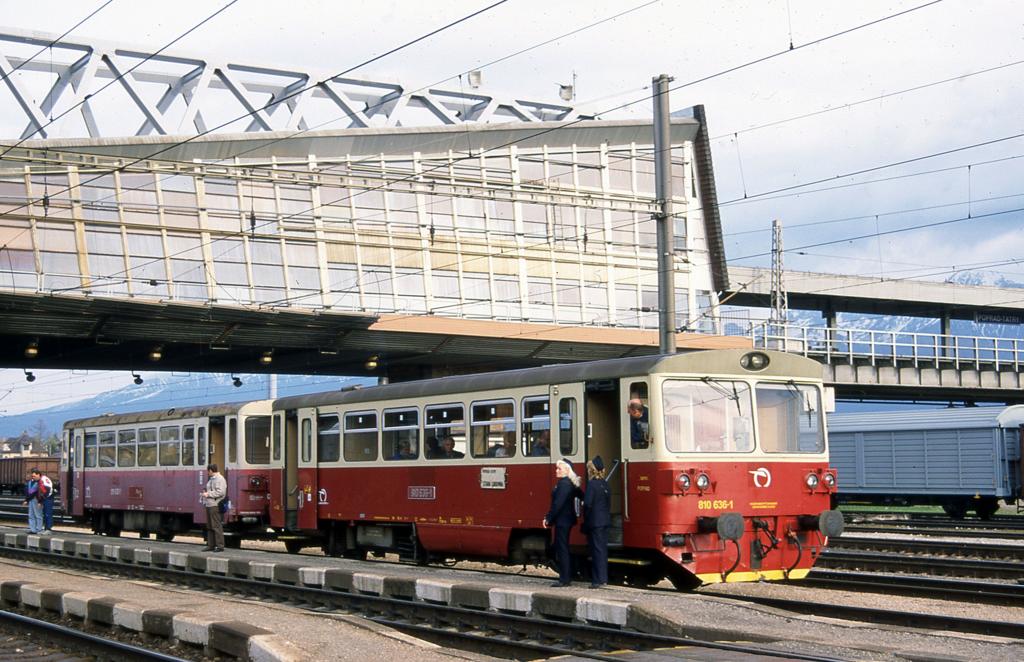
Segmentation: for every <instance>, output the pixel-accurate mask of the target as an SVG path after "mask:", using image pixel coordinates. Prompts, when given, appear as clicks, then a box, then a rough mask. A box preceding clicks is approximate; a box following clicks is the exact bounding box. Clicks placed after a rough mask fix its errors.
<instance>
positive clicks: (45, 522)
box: [32, 469, 53, 535]
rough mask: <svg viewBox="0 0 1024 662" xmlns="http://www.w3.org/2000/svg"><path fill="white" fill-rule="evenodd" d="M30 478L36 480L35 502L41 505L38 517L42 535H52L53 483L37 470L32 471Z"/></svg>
mask: <svg viewBox="0 0 1024 662" xmlns="http://www.w3.org/2000/svg"><path fill="white" fill-rule="evenodd" d="M32 477H33V478H34V479H35V480H36V483H37V488H36V500H37V501H39V503H41V504H42V509H43V512H42V514H41V516H40V525H41V530H40V531H39V532H40V533H42V534H45V535H49V534H51V533H53V481H52V480H50V477H49V476H47V475H46V474H44V473H43V472H42V471H40V470H39V469H33V470H32Z"/></svg>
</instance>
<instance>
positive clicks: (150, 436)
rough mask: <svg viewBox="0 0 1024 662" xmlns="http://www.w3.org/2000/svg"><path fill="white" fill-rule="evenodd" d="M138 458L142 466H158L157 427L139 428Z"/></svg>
mask: <svg viewBox="0 0 1024 662" xmlns="http://www.w3.org/2000/svg"><path fill="white" fill-rule="evenodd" d="M137 453H138V458H139V466H140V467H155V466H156V428H142V429H141V430H139V447H138V451H137Z"/></svg>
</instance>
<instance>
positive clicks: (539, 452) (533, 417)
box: [522, 395, 551, 457]
mask: <svg viewBox="0 0 1024 662" xmlns="http://www.w3.org/2000/svg"><path fill="white" fill-rule="evenodd" d="M549 408H550V403H549V402H548V396H546V395H543V396H537V397H530V398H523V424H522V429H523V455H529V456H533V457H543V456H545V455H551V411H550V409H549Z"/></svg>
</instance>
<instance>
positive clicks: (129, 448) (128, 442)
mask: <svg viewBox="0 0 1024 662" xmlns="http://www.w3.org/2000/svg"><path fill="white" fill-rule="evenodd" d="M117 466H119V467H134V466H135V430H121V431H119V432H118V433H117Z"/></svg>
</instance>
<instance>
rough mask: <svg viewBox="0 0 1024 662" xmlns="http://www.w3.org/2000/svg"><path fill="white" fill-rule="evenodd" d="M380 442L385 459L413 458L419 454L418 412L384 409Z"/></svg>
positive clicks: (413, 410)
mask: <svg viewBox="0 0 1024 662" xmlns="http://www.w3.org/2000/svg"><path fill="white" fill-rule="evenodd" d="M381 444H382V447H383V451H384V459H386V460H415V459H416V458H418V457H419V456H420V412H419V411H418V410H416V409H385V410H384V428H383V431H382V432H381Z"/></svg>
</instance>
